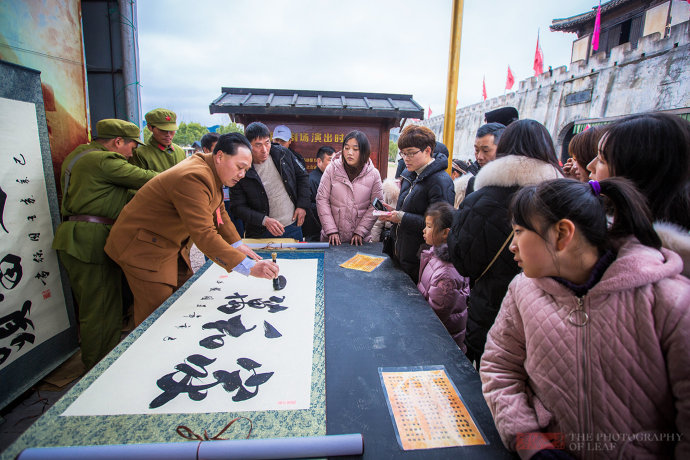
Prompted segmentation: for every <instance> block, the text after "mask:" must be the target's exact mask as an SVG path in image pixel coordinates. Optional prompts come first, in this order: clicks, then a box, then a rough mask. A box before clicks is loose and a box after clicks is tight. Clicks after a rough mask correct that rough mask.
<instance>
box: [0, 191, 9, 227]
mask: <svg viewBox="0 0 690 460" xmlns="http://www.w3.org/2000/svg"><path fill="white" fill-rule="evenodd" d="M6 201H7V193H5V192H4V191H3V190H2V188H0V225H1V226H2V229H3V230H5V233H9V230H7V228H6V227H5V220H4V217H3V216H4V214H5V202H6Z"/></svg>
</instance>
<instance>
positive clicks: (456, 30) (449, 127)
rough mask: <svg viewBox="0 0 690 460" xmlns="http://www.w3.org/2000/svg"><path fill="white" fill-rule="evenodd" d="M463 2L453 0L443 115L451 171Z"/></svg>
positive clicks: (447, 170) (448, 171)
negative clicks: (454, 102)
mask: <svg viewBox="0 0 690 460" xmlns="http://www.w3.org/2000/svg"><path fill="white" fill-rule="evenodd" d="M462 7H463V0H453V13H452V16H451V24H450V49H449V51H448V86H447V88H446V110H445V113H444V114H443V143H444V144H446V147H448V168H447V169H446V172H447V173H448V175H450V173H451V171H452V170H453V144H454V141H455V111H456V109H457V107H456V106H454V105H453V101H457V98H458V69H459V67H460V39H461V37H462Z"/></svg>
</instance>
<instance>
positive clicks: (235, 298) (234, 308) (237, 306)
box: [218, 292, 288, 315]
mask: <svg viewBox="0 0 690 460" xmlns="http://www.w3.org/2000/svg"><path fill="white" fill-rule="evenodd" d="M246 298H247V296H246V295H241V294H240V293H238V292H235V293H234V294H233V295H230V296H227V297H226V299H228V303H227V305H221V306H220V307H218V310H219V311H222V312H223V313H227V314H229V315H232V314H234V313H237V312H238V311H240V310H242V309H243V308H244V307H251V308H256V309H262V308H266V307H268V312H269V313H277V312H279V311H283V310H287V308H288V307H284V306H283V305H280V303H281V302H282V301H283V300H285V297H275V296H272V297H270V298H269V299H268V300H263V299H250V300H245V299H246Z"/></svg>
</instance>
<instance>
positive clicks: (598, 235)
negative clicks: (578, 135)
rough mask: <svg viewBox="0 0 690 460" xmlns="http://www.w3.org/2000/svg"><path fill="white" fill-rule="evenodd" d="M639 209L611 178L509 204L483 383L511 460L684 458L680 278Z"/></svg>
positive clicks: (689, 423)
mask: <svg viewBox="0 0 690 460" xmlns="http://www.w3.org/2000/svg"><path fill="white" fill-rule="evenodd" d="M600 194H601V195H602V196H606V197H607V198H608V199H609V201H610V202H611V203H612V205H613V209H614V218H613V223H612V225H611V226H610V227H609V226H608V225H607V217H606V209H605V206H604V203H603V200H602V196H600ZM644 203H645V200H644V197H643V196H642V195H641V194H640V193H639V192H638V191H637V190H636V189H635V188H634V187H633V186H632V183H631V182H629V181H627V180H626V179H621V178H613V179H607V180H603V181H601V182H596V181H590V183H582V182H577V181H574V180H570V179H557V180H554V181H548V182H544V183H542V184H540V185H537V186H532V187H525V188H523V189H521V190H520V191H519V192H517V194H516V196H515V197H514V199H513V202H512V204H511V213H512V218H513V229H514V231H515V236H514V237H513V241H512V243H511V245H510V250H511V251H512V252H513V253H514V254H515V260H516V261H517V262H518V265H520V266H521V267H522V269H523V273H521V274H519V275H518V276H516V277H515V279H513V281H512V282H511V284H510V287H509V289H508V293H507V294H506V297H505V299H504V300H503V305H502V306H501V310H500V312H499V314H498V317H497V318H496V322H495V323H494V325H493V327H492V328H491V330H490V331H489V335H488V340H487V343H486V350H485V352H484V355H483V357H482V363H481V369H480V375H481V379H482V391H483V393H484V397H485V398H486V401H487V403H488V405H489V409H490V410H491V412H492V414H493V417H494V421H495V423H496V427H497V429H498V432H499V434H500V435H501V438H502V440H503V442H504V444H505V445H506V446H507V447H508V448H509V449H511V450H517V452H518V454H519V455H520V456H521V457H522V458H532V459H543V458H572V456H574V457H576V458H625V459H628V458H645V459H648V458H659V459H662V458H663V459H667V458H674V457H675V458H678V459H683V458H690V352H689V351H688V350H690V280H688V279H687V278H685V277H683V276H682V275H680V273H681V270H682V268H683V264H682V261H681V259H680V257H679V256H678V255H677V254H676V253H674V252H671V251H669V250H667V249H664V248H662V247H661V241H660V240H659V237H658V236H657V234H656V233H655V232H654V228H653V227H652V222H651V214H650V212H649V210H648V209H647V207H646V205H645V204H644Z"/></svg>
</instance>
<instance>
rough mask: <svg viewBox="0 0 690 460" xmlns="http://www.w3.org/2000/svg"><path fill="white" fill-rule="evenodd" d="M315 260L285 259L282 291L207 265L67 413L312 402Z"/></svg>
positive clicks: (241, 408)
mask: <svg viewBox="0 0 690 460" xmlns="http://www.w3.org/2000/svg"><path fill="white" fill-rule="evenodd" d="M318 266H319V263H318V260H316V259H301V260H297V259H286V260H284V261H282V262H281V263H280V272H281V274H284V276H286V277H288V278H289V279H290V283H289V284H288V285H287V287H286V288H285V289H284V290H282V291H280V294H279V295H276V292H275V291H274V290H273V284H272V283H271V280H264V279H259V278H253V277H245V276H243V275H241V274H239V273H234V272H233V273H227V272H226V271H225V270H224V269H223V268H222V267H219V266H218V265H215V264H214V265H211V266H209V267H208V269H206V270H205V271H204V272H203V273H202V274H201V275H200V276H199V277H198V278H196V279H195V280H194V282H193V283H192V284H191V285H190V286H189V287H188V288H187V289H186V290H185V291H184V292H183V293H182V294H181V295H180V296H179V297H178V298H176V299H174V301H172V303H171V304H170V305H169V306H165V307H163V308H164V311H159V312H156V313H154V314H153V315H152V316H151V317H150V318H149V319H150V321H151V323H150V324H149V325H147V324H146V323H144V324H143V325H142V326H144V327H145V329H144V330H143V331H141V332H140V333H141V335H140V336H138V337H136V340H134V342H133V343H132V344H131V345H129V347H128V348H127V349H126V350H124V351H123V352H122V354H121V355H120V356H119V357H118V358H117V359H116V360H115V361H114V362H112V363H108V367H107V369H105V370H103V372H102V374H101V375H100V376H99V377H98V378H96V380H95V381H93V383H91V384H90V386H89V387H88V388H87V389H86V390H84V391H83V392H82V394H81V395H80V396H79V397H78V398H77V399H76V400H75V401H74V402H73V403H72V404H71V405H70V407H69V408H67V409H66V410H65V412H64V413H63V414H62V415H64V416H84V415H115V414H179V413H182V414H193V413H213V412H251V411H267V410H302V409H309V408H310V406H311V394H312V393H311V392H312V369H313V365H314V358H313V350H314V318H315V312H316V286H317V284H316V283H317V270H318ZM147 321H149V320H147ZM136 332H137V331H135V334H136ZM123 385H124V386H126V387H127V389H128V390H127V398H122V397H121V396H120V395H121V394H122V388H123Z"/></svg>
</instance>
